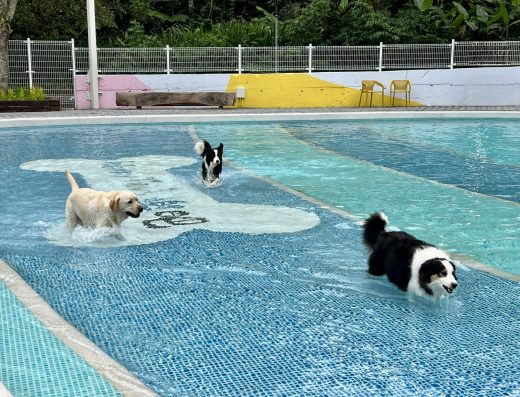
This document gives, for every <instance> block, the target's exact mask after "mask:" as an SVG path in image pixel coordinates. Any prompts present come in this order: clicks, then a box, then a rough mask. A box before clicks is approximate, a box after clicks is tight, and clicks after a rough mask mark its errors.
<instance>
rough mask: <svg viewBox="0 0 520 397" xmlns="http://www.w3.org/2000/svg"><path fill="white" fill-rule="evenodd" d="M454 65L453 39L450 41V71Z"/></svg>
mask: <svg viewBox="0 0 520 397" xmlns="http://www.w3.org/2000/svg"><path fill="white" fill-rule="evenodd" d="M454 64H455V39H451V56H450V69H453V65H454Z"/></svg>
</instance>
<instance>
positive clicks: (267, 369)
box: [0, 119, 520, 396]
mask: <svg viewBox="0 0 520 397" xmlns="http://www.w3.org/2000/svg"><path fill="white" fill-rule="evenodd" d="M450 123H451V125H450ZM515 123H516V122H514V121H509V120H492V119H491V120H484V121H483V120H479V121H472V120H455V121H453V120H450V121H448V120H433V119H432V120H421V121H406V122H405V121H396V120H392V121H390V120H386V121H378V122H376V121H341V122H340V121H328V122H325V121H320V122H309V121H306V122H302V121H287V122H240V123H218V124H216V123H192V124H190V123H184V124H180V123H179V124H161V123H157V124H152V123H149V124H132V125H115V124H114V125H76V126H62V127H47V128H31V127H26V128H9V129H3V130H0V136H1V138H2V142H3V143H4V144H3V145H2V146H1V147H0V159H1V160H0V161H1V162H0V177H1V180H2V184H1V185H0V205H1V207H2V208H3V212H4V216H3V217H1V218H0V259H2V260H4V261H6V262H7V263H8V264H9V265H11V266H12V268H14V269H15V270H16V271H17V272H18V273H19V274H20V275H21V276H22V277H23V279H24V280H25V281H26V282H27V283H28V284H29V285H30V286H31V287H32V288H33V289H34V290H35V291H36V292H37V293H38V294H40V296H42V297H43V298H44V299H45V300H46V301H47V302H48V303H49V304H50V305H51V306H52V308H53V309H54V310H55V311H56V312H58V313H59V314H60V315H61V316H62V317H63V318H64V319H66V320H67V321H68V322H70V323H71V324H72V325H74V326H75V327H76V328H77V329H78V330H79V331H80V332H81V333H83V334H84V335H85V336H86V337H87V338H88V339H90V340H91V341H92V342H94V343H95V344H96V345H97V346H98V347H99V348H101V350H103V351H104V352H105V353H107V354H108V355H109V356H111V357H112V358H113V359H115V360H116V361H117V362H118V363H120V364H122V365H123V366H124V367H126V368H127V369H128V370H129V371H130V372H131V373H132V374H134V375H135V376H136V377H137V378H138V379H139V380H140V381H141V382H143V383H144V384H145V385H146V386H148V387H149V388H150V389H152V390H153V391H155V392H156V393H157V394H158V395H161V396H178V395H183V396H209V395H215V396H299V395H304V396H324V395H327V396H359V395H373V396H456V395H464V396H482V395H486V396H515V395H519V394H520V381H519V380H518V371H517V368H519V367H520V338H519V337H518V329H519V328H520V319H519V317H518V301H519V297H520V285H519V283H518V281H516V280H517V278H515V277H516V276H518V275H520V265H519V264H518V262H517V258H516V256H517V255H516V253H517V252H518V248H519V241H520V230H519V227H518V225H519V220H520V207H519V200H520V196H519V195H518V192H519V190H520V189H519V185H518V184H519V183H520V182H519V181H520V173H519V170H520V163H519V159H520V134H518V133H516V132H515V128H514V125H515ZM194 137H200V138H204V139H207V140H208V141H210V142H211V143H212V144H214V145H217V144H218V143H220V142H223V143H224V159H225V164H224V171H223V176H222V182H221V184H220V185H219V186H218V187H216V188H211V189H208V188H206V187H204V185H203V184H202V183H201V181H200V176H199V175H198V173H199V172H200V171H199V170H200V158H198V157H197V156H196V155H195V153H194V152H193V143H194ZM65 169H70V170H71V171H72V172H73V173H74V175H75V176H76V179H77V180H78V183H79V184H80V185H81V186H87V185H88V186H90V187H93V188H96V189H99V190H112V189H115V188H116V187H119V186H120V187H122V188H125V189H129V190H132V191H134V192H136V193H137V194H138V195H139V196H140V198H141V201H142V203H143V204H144V206H145V211H144V213H143V215H142V217H140V218H138V219H129V220H127V221H125V222H124V223H123V226H122V228H121V233H122V236H123V238H115V237H114V236H112V235H110V234H103V233H92V232H91V231H88V230H78V231H77V232H75V234H71V233H70V232H68V231H67V230H66V228H65V226H64V204H65V200H66V198H67V195H68V193H69V191H70V187H69V185H68V182H67V180H66V178H65V176H64V172H63V171H64V170H65ZM376 210H383V211H384V212H385V213H386V214H387V215H388V217H389V218H390V222H391V224H392V225H393V227H395V228H399V229H402V230H406V231H408V232H411V233H413V234H415V235H417V236H418V237H420V238H422V239H425V240H427V241H430V242H433V243H435V244H438V245H439V246H441V247H442V248H443V249H445V250H447V251H448V252H450V253H452V254H454V255H456V256H457V258H458V260H459V262H460V266H459V269H458V272H459V273H458V276H459V283H460V284H459V288H458V289H457V291H456V293H455V294H454V295H453V296H450V297H449V298H446V299H442V300H441V301H438V302H430V301H428V300H425V299H419V298H413V297H410V296H408V295H406V294H405V293H403V292H401V291H399V290H397V289H396V288H395V287H394V286H393V285H391V284H390V283H389V282H388V281H387V280H386V279H385V278H377V277H373V276H370V275H368V274H367V272H366V259H367V253H366V250H365V248H364V247H363V246H362V244H361V229H360V221H361V220H362V219H363V218H364V217H365V216H367V215H368V214H369V213H371V212H373V211H376ZM466 258H467V260H466ZM473 262H481V263H483V264H484V265H486V266H487V267H489V268H491V269H497V270H498V271H501V272H504V274H506V275H507V274H509V275H511V277H509V278H507V277H501V276H499V275H498V274H496V273H493V272H486V271H482V270H479V269H477V268H475V267H474V266H473V265H472V264H473ZM0 292H1V296H2V297H3V298H2V299H4V300H6V301H7V300H12V299H13V298H12V296H11V295H10V293H9V292H8V290H7V289H6V288H4V287H2V289H0ZM5 307H8V306H7V305H6V306H5ZM9 307H10V305H9ZM17 310H23V308H22V309H17ZM9 316H10V314H9V313H8V312H6V310H3V311H2V319H3V321H2V323H3V324H4V325H5V326H3V327H2V331H1V333H2V337H3V340H4V341H6V342H4V344H3V345H2V346H0V357H2V366H1V367H0V381H1V382H2V383H3V384H4V385H6V387H7V388H8V389H10V390H22V389H20V382H22V383H23V381H21V380H20V378H19V377H18V378H17V377H16V374H20V372H21V370H20V366H19V365H18V364H16V362H15V361H13V360H12V359H9V360H7V359H6V358H5V357H13V353H12V352H13V351H15V352H17V353H16V354H15V355H14V356H16V357H23V356H24V355H26V354H27V353H26V352H27V351H29V352H31V351H32V352H33V353H34V350H31V349H33V347H32V346H26V345H22V342H20V340H19V339H17V338H7V337H6V336H8V335H9V333H12V332H13V327H14V325H13V322H12V321H11V320H9V318H10V317H9ZM31 321H34V322H35V323H38V321H37V320H31ZM24 329H25V328H24ZM34 349H36V348H34ZM54 349H56V348H53V349H51V350H52V351H53V352H54V351H55V350H54ZM60 349H61V347H60ZM9 354H10V355H11V356H9ZM53 354H55V353H53ZM49 356H52V354H49ZM31 357H33V359H34V360H36V362H37V361H38V360H39V358H38V355H37V354H33V355H32V356H31ZM47 357H48V356H47V355H46V356H45V360H49V359H48V358H47ZM51 361H52V360H51ZM52 362H53V363H56V364H53V365H54V368H59V371H51V373H50V374H48V375H47V376H46V379H47V380H46V381H45V382H47V383H44V380H43V378H45V377H38V376H34V377H32V378H31V382H32V383H31V385H32V386H31V387H34V388H35V389H32V390H37V389H38V387H41V389H40V390H49V389H45V388H49V387H50V388H51V389H52V388H54V389H52V391H53V393H54V394H53V395H57V396H59V395H62V396H67V395H71V394H70V393H69V391H68V390H70V389H68V387H69V386H67V388H63V389H62V390H60V386H59V383H57V384H54V385H53V383H52V382H49V379H53V378H54V377H55V378H56V379H60V376H61V375H56V374H57V373H59V374H61V373H63V372H67V376H68V377H69V380H68V381H63V382H65V383H66V384H67V385H73V384H74V382H76V384H77V385H79V386H78V387H83V386H85V385H83V383H84V382H86V381H85V379H84V378H83V377H82V376H83V375H81V374H82V373H85V372H86V371H90V370H91V369H88V368H87V369H85V367H83V366H81V365H80V366H79V367H78V368H80V369H76V367H72V366H68V365H67V364H64V363H63V362H57V361H52ZM51 367H52V366H51ZM87 367H88V366H87ZM82 371H83V372H82ZM22 372H23V371H22ZM71 379H72V380H71ZM100 379H101V380H100V383H99V385H100V386H99V388H100V390H97V391H95V392H92V393H90V392H88V393H87V394H86V395H89V393H90V395H96V396H105V395H106V396H109V395H113V394H111V393H116V394H117V391H114V390H113V388H112V386H110V385H108V384H109V380H105V379H103V378H102V377H101V378H100ZM67 382H69V383H67ZM105 382H107V383H105ZM49 383H50V384H51V386H49ZM81 385H83V386H81ZM107 385H108V386H107ZM70 387H73V386H70ZM103 387H105V389H102V388H103Z"/></svg>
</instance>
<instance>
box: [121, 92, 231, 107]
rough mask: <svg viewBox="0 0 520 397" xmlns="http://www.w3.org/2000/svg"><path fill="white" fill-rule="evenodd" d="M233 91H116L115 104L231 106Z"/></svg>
mask: <svg viewBox="0 0 520 397" xmlns="http://www.w3.org/2000/svg"><path fill="white" fill-rule="evenodd" d="M235 97H236V94H235V93H234V92H151V91H150V92H125V91H119V92H116V105H117V106H135V107H137V109H142V107H143V106H218V107H220V108H223V107H224V106H233V105H234V104H235Z"/></svg>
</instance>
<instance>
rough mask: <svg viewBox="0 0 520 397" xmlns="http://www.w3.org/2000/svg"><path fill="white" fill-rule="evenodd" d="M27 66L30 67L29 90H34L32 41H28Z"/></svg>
mask: <svg viewBox="0 0 520 397" xmlns="http://www.w3.org/2000/svg"><path fill="white" fill-rule="evenodd" d="M27 64H28V67H29V70H28V71H27V73H29V89H31V88H33V76H32V74H33V71H32V54H31V39H29V38H28V39H27Z"/></svg>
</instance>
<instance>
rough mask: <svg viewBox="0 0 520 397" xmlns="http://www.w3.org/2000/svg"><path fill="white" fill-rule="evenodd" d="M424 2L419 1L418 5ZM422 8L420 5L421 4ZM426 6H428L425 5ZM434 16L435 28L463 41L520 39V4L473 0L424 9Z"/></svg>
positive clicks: (431, 16)
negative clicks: (519, 26) (512, 36)
mask: <svg viewBox="0 0 520 397" xmlns="http://www.w3.org/2000/svg"><path fill="white" fill-rule="evenodd" d="M418 1H420V0H416V4H417V2H418ZM417 6H418V7H419V4H417ZM423 6H424V4H423ZM421 9H423V10H425V12H426V13H427V14H428V15H429V16H430V18H431V20H432V25H433V26H434V27H436V28H439V29H443V30H445V31H447V32H449V35H450V36H451V37H453V38H455V39H459V40H482V39H485V40H503V39H506V40H507V39H509V38H510V35H511V34H513V35H514V37H515V38H516V39H519V38H520V35H519V33H520V31H519V30H518V29H516V31H515V28H516V27H518V25H519V24H520V19H519V18H520V1H518V0H512V1H504V0H472V1H459V2H457V1H453V2H451V3H447V4H444V3H442V2H441V3H440V4H439V5H437V6H430V7H426V8H425V7H422V8H421Z"/></svg>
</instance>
